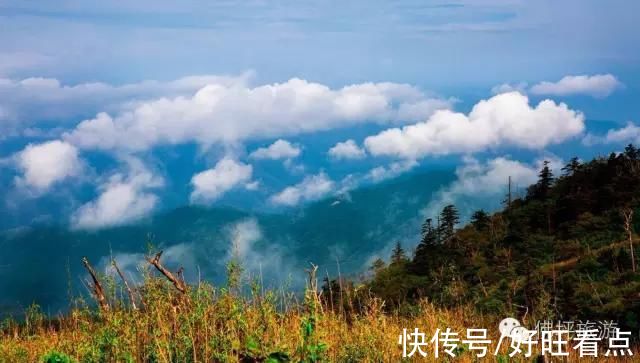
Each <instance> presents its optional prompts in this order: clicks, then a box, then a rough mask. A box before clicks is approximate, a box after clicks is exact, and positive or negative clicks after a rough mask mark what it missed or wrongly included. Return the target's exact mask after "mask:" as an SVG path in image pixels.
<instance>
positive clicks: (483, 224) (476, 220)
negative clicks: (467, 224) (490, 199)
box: [471, 209, 489, 231]
mask: <svg viewBox="0 0 640 363" xmlns="http://www.w3.org/2000/svg"><path fill="white" fill-rule="evenodd" d="M471 224H473V226H474V227H475V229H476V230H478V231H483V230H484V229H485V228H487V227H488V226H489V214H488V213H487V212H485V211H484V210H483V209H480V210H477V211H475V212H473V215H471Z"/></svg>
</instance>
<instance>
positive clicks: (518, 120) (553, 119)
mask: <svg viewBox="0 0 640 363" xmlns="http://www.w3.org/2000/svg"><path fill="white" fill-rule="evenodd" d="M584 128H585V125H584V115H583V114H582V113H580V112H576V111H573V110H571V109H569V108H568V107H567V105H566V104H564V103H560V104H556V103H555V102H553V101H551V100H544V101H542V102H540V103H539V104H538V105H537V106H535V107H532V106H530V105H529V99H528V97H527V96H525V95H523V94H521V93H518V92H510V93H503V94H499V95H496V96H493V97H492V98H490V99H488V100H482V101H480V102H478V103H477V104H476V105H475V106H474V107H473V109H472V110H471V112H470V113H469V114H468V115H465V114H462V113H457V112H452V111H449V110H441V111H438V112H436V113H435V114H434V115H433V116H431V117H430V118H429V119H428V120H427V121H425V122H420V123H417V124H413V125H409V126H405V127H403V128H392V129H388V130H385V131H383V132H381V133H379V134H377V135H374V136H369V137H367V138H366V139H365V142H364V144H365V146H366V148H367V151H368V152H369V153H370V154H372V155H388V156H396V157H401V158H409V159H417V158H421V157H424V156H427V155H445V154H452V153H468V152H476V151H481V150H484V149H487V148H492V147H499V146H503V145H513V146H519V147H524V148H528V149H539V148H542V147H545V146H546V145H549V144H553V143H559V142H562V141H564V140H566V139H568V138H570V137H573V136H575V135H578V134H580V133H582V132H583V130H584Z"/></svg>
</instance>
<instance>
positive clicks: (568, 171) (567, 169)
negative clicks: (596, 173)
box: [562, 156, 582, 175]
mask: <svg viewBox="0 0 640 363" xmlns="http://www.w3.org/2000/svg"><path fill="white" fill-rule="evenodd" d="M581 166H582V165H581V164H580V160H579V159H578V157H577V156H574V157H572V158H571V160H569V162H568V163H567V165H565V166H564V168H562V171H563V172H564V175H573V174H575V173H576V171H578V170H579V169H580V167H581Z"/></svg>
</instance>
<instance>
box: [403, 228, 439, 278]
mask: <svg viewBox="0 0 640 363" xmlns="http://www.w3.org/2000/svg"><path fill="white" fill-rule="evenodd" d="M438 247H439V246H438V232H437V230H436V227H434V226H433V220H432V219H431V218H427V219H426V220H425V221H424V223H423V224H422V238H421V239H420V243H418V246H417V247H416V252H415V255H414V256H413V261H412V262H411V266H410V268H411V271H412V272H413V273H415V274H417V275H426V274H427V273H428V271H429V269H430V266H432V265H433V264H434V263H436V262H437V261H436V259H437V257H436V256H437V253H438V250H439V248H438Z"/></svg>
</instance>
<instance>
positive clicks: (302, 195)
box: [271, 172, 335, 206]
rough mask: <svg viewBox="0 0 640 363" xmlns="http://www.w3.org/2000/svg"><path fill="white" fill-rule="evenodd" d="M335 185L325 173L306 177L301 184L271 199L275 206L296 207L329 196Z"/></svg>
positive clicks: (286, 189) (288, 188)
mask: <svg viewBox="0 0 640 363" xmlns="http://www.w3.org/2000/svg"><path fill="white" fill-rule="evenodd" d="M334 186H335V183H334V182H333V181H332V180H331V179H329V177H328V176H327V175H326V174H325V173H322V172H321V173H319V174H316V175H312V176H307V177H305V178H304V179H303V180H302V181H301V182H300V183H298V184H296V185H293V186H290V187H287V188H285V189H284V190H282V191H281V192H279V193H277V194H275V195H273V196H272V197H271V202H272V203H274V204H280V205H286V206H294V205H297V204H299V203H301V202H304V201H312V200H317V199H320V198H322V197H323V196H325V195H327V194H329V193H330V192H331V191H332V190H333V188H334Z"/></svg>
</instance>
